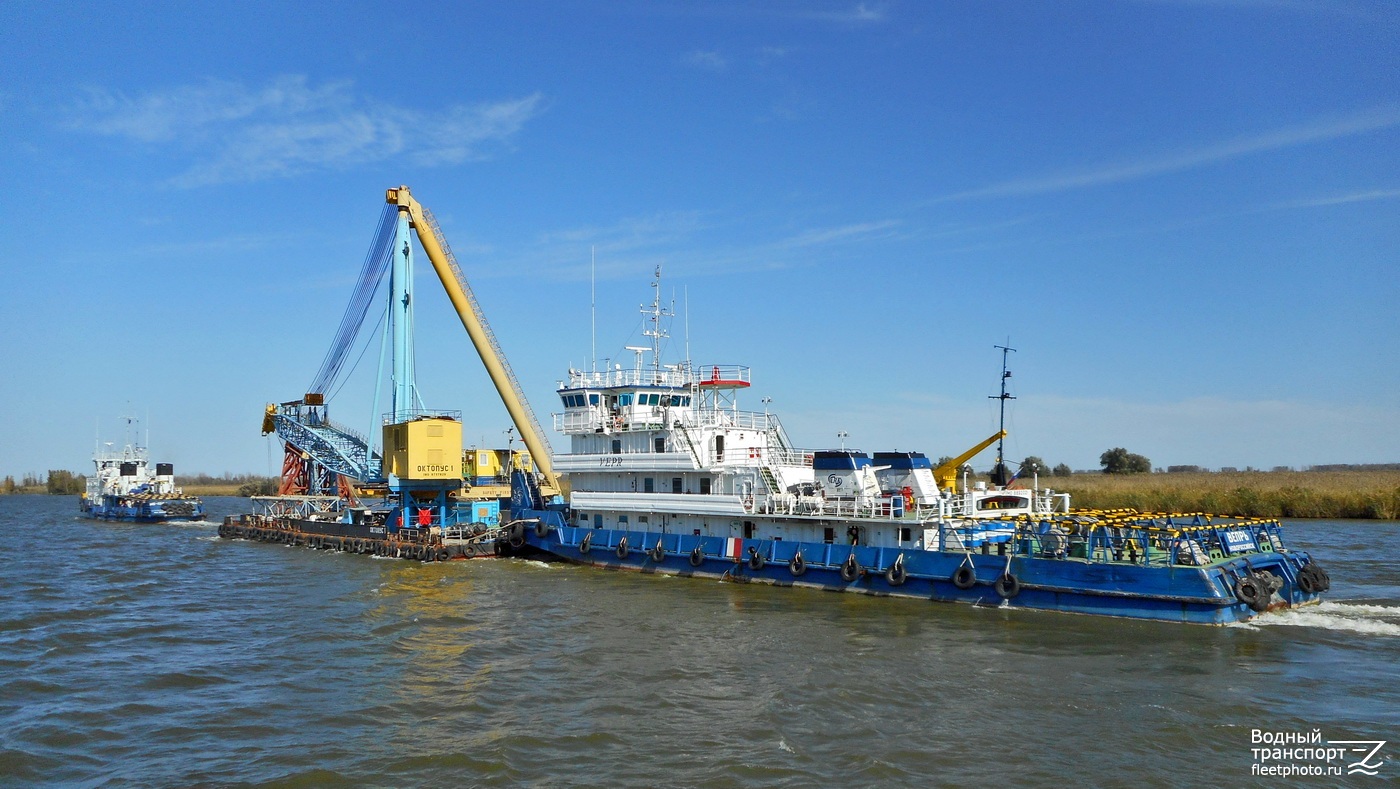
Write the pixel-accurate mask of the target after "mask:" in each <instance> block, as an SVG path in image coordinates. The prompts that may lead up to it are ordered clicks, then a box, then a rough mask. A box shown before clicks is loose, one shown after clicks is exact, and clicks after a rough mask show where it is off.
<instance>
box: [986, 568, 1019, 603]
mask: <svg viewBox="0 0 1400 789" xmlns="http://www.w3.org/2000/svg"><path fill="white" fill-rule="evenodd" d="M992 588H994V589H996V592H997V596H999V597H1000V598H1001V599H1003V600H1010V599H1011V598H1013V597H1015V596H1016V595H1018V594H1020V593H1021V580H1020V579H1019V578H1017V577H1016V576H1014V575H1012V574H1011V573H1002V574H1001V575H999V576H997V580H996V583H994V584H992Z"/></svg>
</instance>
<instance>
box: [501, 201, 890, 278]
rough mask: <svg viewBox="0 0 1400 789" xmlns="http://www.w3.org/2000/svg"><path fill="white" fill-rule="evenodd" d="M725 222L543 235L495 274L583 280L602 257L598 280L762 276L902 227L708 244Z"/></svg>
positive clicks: (824, 230) (644, 221) (662, 222)
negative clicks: (658, 272) (677, 274)
mask: <svg viewBox="0 0 1400 789" xmlns="http://www.w3.org/2000/svg"><path fill="white" fill-rule="evenodd" d="M723 224H724V221H723V220H722V219H720V218H718V217H716V216H715V215H714V214H710V213H704V212H699V211H671V212H661V213H657V214H653V215H649V216H642V217H629V218H625V219H621V220H619V221H617V222H615V223H612V224H610V225H598V226H588V227H578V228H569V229H564V230H558V231H555V232H551V233H548V234H545V235H542V236H540V237H539V238H537V239H536V240H535V241H533V242H531V243H530V244H528V245H526V246H524V247H523V248H521V249H520V250H519V251H517V252H503V253H502V257H498V258H497V259H495V260H493V261H492V265H491V266H490V269H491V270H493V271H496V272H500V273H501V275H502V276H522V275H523V276H530V277H538V276H543V277H547V278H549V279H553V280H557V281H577V280H585V279H588V278H589V276H590V264H589V260H590V255H591V252H592V251H596V255H597V271H596V276H597V277H598V278H599V279H614V278H625V277H634V276H636V274H637V272H638V271H649V270H650V269H651V268H652V267H653V266H655V265H658V264H660V265H664V266H666V267H667V268H671V267H675V268H679V269H681V270H684V271H685V272H687V274H688V275H696V274H715V273H720V272H724V273H734V272H757V271H769V270H773V269H782V268H792V267H798V266H811V265H820V264H821V263H822V261H823V260H825V259H827V257H828V256H832V255H844V254H845V253H844V252H841V251H840V250H841V249H842V248H843V247H846V246H850V245H853V244H864V243H871V242H878V241H882V240H885V239H888V238H890V237H892V236H893V235H894V234H895V233H896V230H897V228H898V227H899V226H900V225H901V224H902V223H901V222H900V221H899V220H893V219H887V220H875V221H870V222H856V223H851V224H845V225H837V226H830V227H813V228H809V229H806V230H802V231H799V232H795V233H789V234H787V235H785V236H781V237H775V238H771V239H769V240H758V241H750V242H744V243H729V242H725V243H719V244H711V243H707V242H706V239H705V236H706V235H707V234H718V235H723V236H725V237H729V236H731V235H732V232H730V231H724V232H723V233H720V231H719V230H718V228H720V227H721V226H722V225H723Z"/></svg>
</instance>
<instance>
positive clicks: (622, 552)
mask: <svg viewBox="0 0 1400 789" xmlns="http://www.w3.org/2000/svg"><path fill="white" fill-rule="evenodd" d="M631 552H632V549H631V548H628V547H627V538H626V537H623V538H622V539H620V540H618V541H617V558H619V559H626V558H627V554H629V553H631Z"/></svg>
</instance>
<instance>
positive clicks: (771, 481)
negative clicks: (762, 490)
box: [759, 466, 783, 496]
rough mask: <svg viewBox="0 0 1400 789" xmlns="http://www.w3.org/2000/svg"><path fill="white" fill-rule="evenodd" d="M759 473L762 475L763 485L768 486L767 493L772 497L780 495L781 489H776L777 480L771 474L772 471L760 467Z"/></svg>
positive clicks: (766, 467)
mask: <svg viewBox="0 0 1400 789" xmlns="http://www.w3.org/2000/svg"><path fill="white" fill-rule="evenodd" d="M759 473H761V474H762V475H763V484H765V485H767V486H768V492H769V493H771V494H772V495H775V496H776V495H778V494H779V493H782V492H783V490H782V488H780V487H778V478H777V477H776V476H775V475H774V474H773V469H771V468H769V467H768V466H760V467H759Z"/></svg>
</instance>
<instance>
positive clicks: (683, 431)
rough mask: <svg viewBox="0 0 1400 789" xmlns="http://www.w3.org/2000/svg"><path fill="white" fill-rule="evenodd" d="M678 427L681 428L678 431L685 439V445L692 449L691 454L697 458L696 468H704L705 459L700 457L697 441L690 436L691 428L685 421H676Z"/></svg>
mask: <svg viewBox="0 0 1400 789" xmlns="http://www.w3.org/2000/svg"><path fill="white" fill-rule="evenodd" d="M676 427H677V428H679V430H678V431H677V432H679V433H680V436H681V438H683V439H685V446H686V448H687V449H689V450H690V456H691V457H692V458H694V459H695V466H696V468H704V467H705V461H704V460H703V459H701V457H700V449H699V447H697V446H695V442H694V441H693V440H691V438H690V429H689V428H687V427H686V426H685V423H684V422H680V421H677V422H676Z"/></svg>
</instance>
